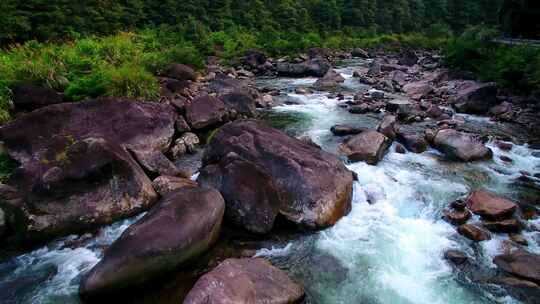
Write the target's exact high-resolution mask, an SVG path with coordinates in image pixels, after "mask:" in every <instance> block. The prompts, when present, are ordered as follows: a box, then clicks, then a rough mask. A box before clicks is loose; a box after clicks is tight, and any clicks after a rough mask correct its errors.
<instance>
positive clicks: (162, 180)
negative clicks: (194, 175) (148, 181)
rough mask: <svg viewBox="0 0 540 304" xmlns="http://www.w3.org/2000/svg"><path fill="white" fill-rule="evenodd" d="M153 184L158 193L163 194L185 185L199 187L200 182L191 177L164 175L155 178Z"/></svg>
mask: <svg viewBox="0 0 540 304" xmlns="http://www.w3.org/2000/svg"><path fill="white" fill-rule="evenodd" d="M152 186H153V187H154V189H155V190H156V191H157V193H159V194H160V195H161V196H163V195H165V194H167V193H170V192H173V191H174V190H178V189H180V188H184V187H191V188H196V187H198V184H197V182H195V181H192V180H191V179H187V178H181V177H175V176H166V175H164V176H160V177H157V178H156V179H154V181H153V182H152Z"/></svg>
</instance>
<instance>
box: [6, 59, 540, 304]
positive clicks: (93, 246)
mask: <svg viewBox="0 0 540 304" xmlns="http://www.w3.org/2000/svg"><path fill="white" fill-rule="evenodd" d="M364 63H365V62H362V61H349V62H346V63H345V64H344V66H343V68H341V69H339V72H341V73H342V74H343V75H344V76H345V78H346V79H347V80H346V82H345V85H344V86H345V88H346V89H347V90H349V91H352V92H356V91H359V90H367V89H369V88H368V87H365V86H362V85H359V84H357V83H356V81H355V80H354V79H352V71H353V70H354V67H355V66H356V65H359V64H364ZM314 81H315V79H310V78H306V79H286V78H281V79H260V80H259V81H258V84H259V85H260V86H265V87H272V88H277V89H280V90H281V91H282V95H281V96H280V97H279V99H281V100H282V101H284V105H282V106H279V107H276V108H274V109H272V110H271V111H269V112H268V113H266V114H265V117H266V119H268V120H269V121H270V123H272V124H273V125H274V126H275V127H278V128H281V129H283V130H285V131H286V132H288V133H290V134H291V135H294V136H300V135H308V136H310V137H311V138H312V139H313V140H314V141H315V142H316V143H318V144H319V145H321V146H322V147H323V149H325V150H327V151H330V152H335V151H336V148H337V145H338V143H339V142H338V138H336V137H334V136H332V134H331V133H330V131H329V130H330V127H331V126H333V125H335V124H343V123H350V124H356V125H359V126H364V127H372V128H373V127H375V126H376V125H377V123H378V121H379V119H380V117H377V116H376V115H353V114H349V113H348V112H347V111H346V110H344V109H342V108H340V107H338V103H340V101H338V100H337V99H336V98H333V96H332V94H330V93H328V92H315V93H312V94H308V95H298V94H295V93H294V90H295V88H296V87H301V86H310V85H311V84H313V83H314ZM464 119H465V120H466V121H467V122H470V123H471V124H479V125H481V126H483V127H484V128H486V129H493V128H495V127H496V126H493V125H491V124H493V123H491V122H489V121H488V120H486V119H483V118H478V117H473V116H465V117H464ZM489 145H490V147H491V148H492V149H493V151H494V154H495V156H494V160H493V161H486V162H480V163H473V164H462V163H454V162H448V161H445V160H444V158H443V157H442V155H441V154H440V153H438V152H437V151H435V150H428V151H426V152H425V153H422V154H413V153H407V154H397V153H395V152H393V151H394V149H393V147H392V148H391V149H390V152H389V153H388V155H387V156H386V157H385V158H384V160H383V161H381V162H380V163H379V164H378V165H377V166H370V165H367V164H365V163H354V164H348V167H349V169H351V170H353V171H355V172H356V173H357V174H358V177H359V180H358V182H355V184H354V195H353V196H354V197H353V207H352V211H351V213H350V214H349V215H348V216H346V217H345V218H343V219H342V220H340V221H339V222H338V223H337V224H336V225H335V226H334V227H332V228H330V229H327V230H325V231H322V232H319V233H315V234H309V235H306V236H302V237H298V238H295V239H293V240H291V241H287V242H285V243H276V244H275V246H273V247H272V246H271V247H269V248H265V249H261V250H259V251H258V252H257V256H262V257H266V258H269V259H270V260H272V262H273V263H274V264H276V265H278V266H280V267H281V268H283V269H285V270H287V271H288V272H289V274H290V275H291V276H293V277H294V278H295V279H296V280H298V281H300V282H302V283H303V284H304V285H305V287H306V292H307V299H306V302H309V303H321V304H323V303H347V304H348V303H359V304H371V303H373V304H376V303H377V304H378V303H381V304H383V303H384V304H386V303H388V304H399V303H453V304H454V303H455V304H458V303H517V301H515V300H514V299H512V298H511V297H509V296H507V295H506V293H505V292H504V291H503V290H501V289H499V288H498V287H497V286H493V285H490V284H485V283H478V282H477V281H472V280H470V278H469V277H468V276H465V275H461V274H460V273H459V272H456V271H455V270H453V268H452V267H451V265H449V264H448V263H447V262H446V261H445V260H444V259H443V253H444V251H445V250H447V249H451V248H453V249H459V250H462V251H464V252H466V253H467V254H468V255H469V256H470V258H471V259H472V260H474V264H475V265H476V266H477V269H479V270H478V272H479V273H486V274H489V273H490V272H494V271H495V266H494V265H493V264H492V262H491V261H492V258H493V256H495V255H497V254H498V253H501V252H502V250H503V248H502V247H503V245H504V240H505V238H506V237H505V236H503V235H495V237H494V238H493V239H492V240H490V241H487V242H482V243H480V244H479V245H478V244H473V243H471V242H469V241H467V240H465V239H464V238H463V237H461V236H459V235H457V233H456V231H455V227H453V226H451V225H449V224H447V223H446V222H444V221H442V220H441V214H442V210H443V209H444V208H445V207H446V206H447V205H448V203H449V202H451V201H453V200H455V199H457V198H460V197H463V196H464V195H466V194H467V193H468V192H469V191H470V190H471V189H474V188H477V187H485V188H487V189H490V190H492V191H494V192H496V193H499V194H502V195H505V196H508V197H511V198H515V199H518V198H522V197H523V193H524V192H526V191H528V190H527V189H528V188H527V187H521V186H519V185H518V184H516V183H515V179H516V178H517V177H519V176H520V175H521V173H520V171H527V172H531V173H538V172H540V158H536V157H534V156H533V154H534V153H535V152H538V151H534V150H531V149H529V148H527V147H526V146H514V148H513V149H512V151H508V152H505V151H501V150H500V149H498V148H497V147H496V146H495V145H493V144H492V143H489ZM502 155H504V156H508V157H510V158H512V159H513V161H514V162H513V163H512V164H508V163H505V162H503V161H501V160H499V157H500V156H502ZM536 182H538V180H536ZM535 194H536V193H533V195H535ZM535 198H537V197H535ZM134 220H135V219H131V220H125V221H123V222H120V223H116V224H114V225H111V226H110V227H108V228H106V229H104V230H103V232H102V233H101V234H100V235H99V236H97V237H91V238H89V240H88V241H87V242H84V244H83V245H77V243H72V244H70V243H71V242H70V241H71V240H73V239H74V238H75V236H73V237H68V238H66V239H62V240H58V241H56V242H53V243H51V244H49V245H48V246H45V247H43V248H41V249H39V250H36V251H34V252H31V253H28V254H25V255H22V256H19V257H16V258H14V259H12V260H10V261H8V262H5V263H3V264H0V302H1V303H77V302H78V297H77V288H78V282H79V279H80V274H81V273H82V272H84V271H86V270H88V269H90V268H91V267H92V266H93V265H95V263H97V261H98V260H99V258H100V257H101V256H102V248H103V247H104V246H106V245H108V244H110V243H111V242H112V241H114V240H115V239H116V238H117V237H118V236H119V235H120V234H121V233H122V231H124V230H125V229H126V228H127V227H128V226H129V224H131V223H132V222H133V221H134ZM528 224H529V225H530V226H531V227H533V226H540V221H529V223H528ZM530 231H533V232H526V233H524V237H525V238H526V239H527V240H528V241H529V244H530V245H529V248H528V250H530V251H532V252H536V253H540V246H539V243H540V233H539V232H534V229H530Z"/></svg>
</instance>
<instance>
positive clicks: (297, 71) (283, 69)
mask: <svg viewBox="0 0 540 304" xmlns="http://www.w3.org/2000/svg"><path fill="white" fill-rule="evenodd" d="M331 67H332V66H331V65H330V62H329V61H328V60H326V59H325V58H323V57H321V56H317V57H315V58H311V59H309V60H307V61H305V62H302V63H289V62H280V63H278V64H277V72H278V74H279V75H280V76H289V77H308V76H313V77H323V76H324V75H325V74H326V73H327V72H328V70H330V68H331Z"/></svg>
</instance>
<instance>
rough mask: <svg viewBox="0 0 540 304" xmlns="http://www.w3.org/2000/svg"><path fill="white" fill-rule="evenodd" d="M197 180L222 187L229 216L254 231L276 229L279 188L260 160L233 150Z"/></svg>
mask: <svg viewBox="0 0 540 304" xmlns="http://www.w3.org/2000/svg"><path fill="white" fill-rule="evenodd" d="M197 181H198V182H199V183H201V185H203V186H212V187H214V188H216V189H218V190H219V191H220V192H221V194H222V195H223V197H224V198H225V202H226V208H225V217H226V219H227V220H228V221H230V222H231V223H234V224H235V225H237V226H240V227H242V228H244V229H246V230H248V231H250V232H253V233H258V234H264V233H268V232H270V231H271V230H272V228H273V226H274V221H275V219H276V216H277V215H278V213H279V209H280V207H281V201H280V197H279V196H278V193H279V192H278V188H277V186H276V185H275V184H274V180H273V179H272V177H271V176H269V175H268V174H267V173H265V171H264V169H263V168H260V167H259V166H258V165H257V164H256V163H254V162H250V161H246V160H243V159H241V158H240V157H239V156H238V155H235V154H234V153H231V154H230V155H226V156H225V157H224V158H222V159H221V160H220V162H219V163H218V164H215V165H208V166H206V167H204V168H203V169H202V170H201V174H200V175H199V177H198V179H197Z"/></svg>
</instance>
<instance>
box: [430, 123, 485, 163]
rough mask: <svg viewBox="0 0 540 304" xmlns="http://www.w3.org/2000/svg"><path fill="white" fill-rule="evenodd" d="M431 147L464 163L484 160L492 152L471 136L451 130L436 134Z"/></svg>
mask: <svg viewBox="0 0 540 304" xmlns="http://www.w3.org/2000/svg"><path fill="white" fill-rule="evenodd" d="M433 145H434V146H435V148H437V149H438V150H440V151H441V152H443V153H445V154H446V155H447V156H448V157H450V158H453V159H458V160H461V161H466V162H468V161H475V160H486V159H490V158H491V157H492V156H493V152H492V151H491V150H490V149H489V148H487V147H486V146H485V145H484V144H483V143H482V142H481V141H480V140H479V139H477V138H476V137H475V136H473V135H472V134H467V133H463V132H459V131H456V130H452V129H444V130H440V131H439V132H437V134H436V135H435V138H434V139H433Z"/></svg>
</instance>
